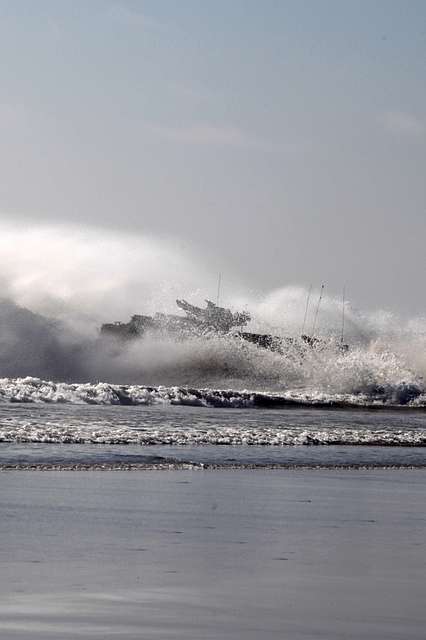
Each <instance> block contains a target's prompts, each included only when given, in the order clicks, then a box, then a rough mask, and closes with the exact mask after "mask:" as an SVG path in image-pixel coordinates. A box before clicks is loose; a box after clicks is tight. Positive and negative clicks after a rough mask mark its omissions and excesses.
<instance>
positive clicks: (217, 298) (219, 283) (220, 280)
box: [216, 273, 222, 307]
mask: <svg viewBox="0 0 426 640" xmlns="http://www.w3.org/2000/svg"><path fill="white" fill-rule="evenodd" d="M221 284H222V274H221V273H219V278H218V280H217V296H216V306H217V307H218V306H219V300H220V285H221Z"/></svg>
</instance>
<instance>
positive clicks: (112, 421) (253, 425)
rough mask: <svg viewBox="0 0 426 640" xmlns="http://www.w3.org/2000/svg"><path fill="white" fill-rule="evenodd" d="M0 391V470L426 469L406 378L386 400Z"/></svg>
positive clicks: (160, 391)
mask: <svg viewBox="0 0 426 640" xmlns="http://www.w3.org/2000/svg"><path fill="white" fill-rule="evenodd" d="M0 389H1V396H0V397H1V399H2V402H1V403H0V468H2V469H7V468H45V469H47V468H70V467H78V468H116V469H117V468H121V469H124V468H138V467H141V468H142V467H144V468H148V467H149V468H158V469H161V468H168V469H170V468H227V467H228V468H236V467H241V468H257V467H268V468H296V467H325V468H342V467H349V468H357V467H375V468H380V467H425V466H426V403H425V400H424V394H421V393H417V394H413V392H412V391H410V389H405V391H404V390H403V388H402V387H400V389H399V390H398V394H399V396H398V397H399V399H401V398H402V397H404V399H405V404H400V403H398V402H396V401H395V397H396V391H395V389H394V390H393V391H392V394H393V395H391V396H386V397H385V398H383V394H382V396H380V397H379V396H378V395H377V394H376V395H375V396H373V395H370V396H369V397H368V396H366V394H363V395H357V396H355V395H352V396H350V395H348V394H346V395H343V394H340V395H336V394H335V395H330V394H329V395H326V394H324V393H323V394H319V393H317V394H315V395H312V394H311V395H309V394H308V393H306V391H299V392H297V393H296V392H295V391H293V392H289V393H281V394H279V393H276V392H275V393H272V392H249V391H244V392H242V391H231V390H217V389H196V388H192V389H191V388H187V387H185V388H184V387H161V386H160V387H146V386H138V385H131V386H129V385H127V386H126V385H114V384H107V383H98V384H90V383H86V384H70V383H54V382H49V381H43V380H40V379H37V378H23V379H14V380H9V379H3V380H2V381H0ZM404 393H405V394H406V395H405V396H404V395H403V394H404ZM410 393H411V395H410Z"/></svg>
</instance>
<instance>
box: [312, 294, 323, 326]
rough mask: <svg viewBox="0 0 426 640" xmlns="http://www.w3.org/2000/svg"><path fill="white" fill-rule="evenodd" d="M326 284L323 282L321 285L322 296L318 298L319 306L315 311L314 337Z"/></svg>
mask: <svg viewBox="0 0 426 640" xmlns="http://www.w3.org/2000/svg"><path fill="white" fill-rule="evenodd" d="M324 286H325V285H323V284H322V285H321V292H320V297H319V299H318V304H317V308H316V311H315V317H314V323H313V325H312V337H314V333H315V329H316V326H317V319H318V313H319V310H320V305H321V300H322V294H323V293H324Z"/></svg>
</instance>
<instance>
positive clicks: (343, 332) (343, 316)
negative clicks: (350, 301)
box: [340, 285, 346, 344]
mask: <svg viewBox="0 0 426 640" xmlns="http://www.w3.org/2000/svg"><path fill="white" fill-rule="evenodd" d="M345 298H346V285H343V295H342V332H341V335H340V341H341V343H342V344H343V341H344V339H345V302H346V300H345Z"/></svg>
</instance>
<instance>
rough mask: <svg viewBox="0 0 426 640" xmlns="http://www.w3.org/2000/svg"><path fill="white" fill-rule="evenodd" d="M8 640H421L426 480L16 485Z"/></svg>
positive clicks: (4, 614) (22, 477) (43, 479)
mask: <svg viewBox="0 0 426 640" xmlns="http://www.w3.org/2000/svg"><path fill="white" fill-rule="evenodd" d="M0 483H1V494H0V540H1V547H0V637H1V638H2V640H8V639H9V638H10V639H27V638H28V639H29V638H31V639H37V640H41V639H43V640H44V639H46V638H55V639H57V638H66V639H71V638H73V639H74V638H105V639H109V638H117V637H120V638H126V639H136V638H137V639H138V640H139V639H140V638H143V639H144V640H151V639H153V640H154V639H156V640H159V639H164V640H170V639H174V638H176V639H191V640H192V639H194V640H195V639H197V640H199V639H200V638H203V639H206V640H213V639H219V638H229V639H232V640H234V639H235V640H236V639H239V638H244V639H245V640H246V639H248V640H258V639H260V638H276V639H282V638H289V639H290V640H293V639H294V640H302V639H303V640H308V639H309V640H310V639H313V638H315V639H317V638H323V639H324V640H334V639H335V640H341V639H342V638H345V639H352V638H353V639H354V640H355V638H356V639H359V638H365V639H366V640H367V639H368V640H376V639H377V640H378V639H383V640H392V639H395V640H400V639H401V638H404V639H407V640H410V639H416V640H417V639H419V640H420V639H421V640H423V638H424V629H425V625H426V610H425V607H424V602H425V599H426V581H425V579H424V575H425V570H426V553H425V550H426V549H425V547H426V536H425V533H426V516H425V514H424V505H425V502H426V471H422V470H399V471H396V470H393V471H391V470H358V471H349V470H346V471H329V470H321V471H317V470H301V471H285V470H274V471H271V470H269V471H267V470H264V471H262V470H255V471H248V470H236V471H223V470H222V471H202V470H180V471H163V472H154V471H140V472H135V473H129V472H125V471H114V472H110V473H109V472H102V471H92V472H91V473H88V472H85V471H73V472H69V471H61V472H56V471H49V472H39V471H31V472H27V473H23V472H22V471H7V472H4V473H1V474H0Z"/></svg>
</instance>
